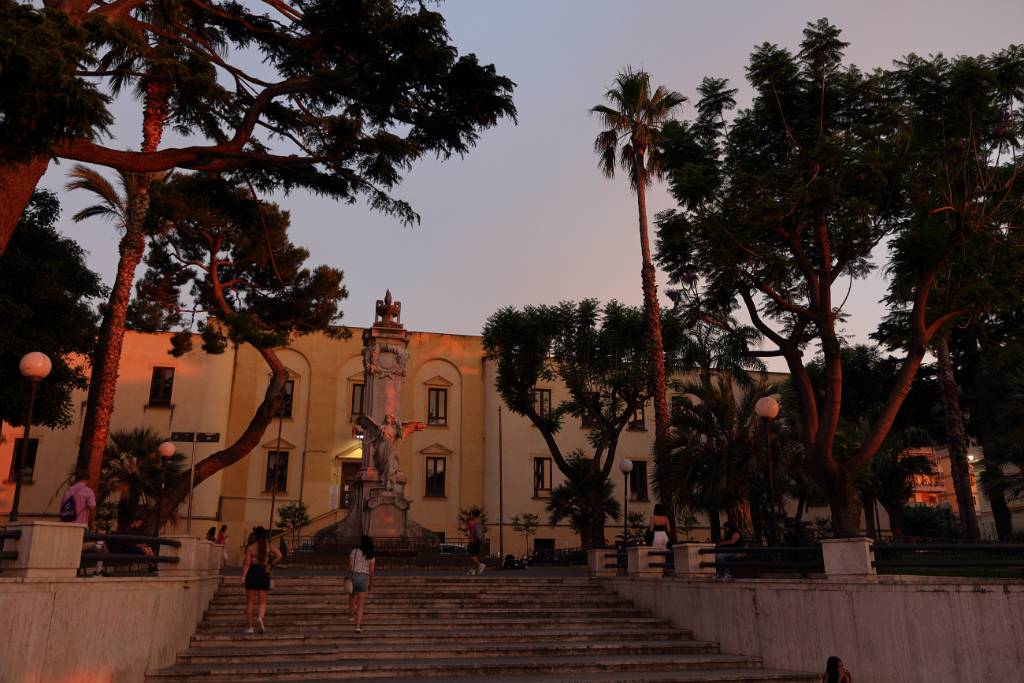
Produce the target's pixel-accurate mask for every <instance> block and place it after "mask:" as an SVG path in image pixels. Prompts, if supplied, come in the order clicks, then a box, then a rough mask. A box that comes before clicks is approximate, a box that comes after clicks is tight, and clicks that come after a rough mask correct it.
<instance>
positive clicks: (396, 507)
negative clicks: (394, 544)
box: [363, 489, 409, 538]
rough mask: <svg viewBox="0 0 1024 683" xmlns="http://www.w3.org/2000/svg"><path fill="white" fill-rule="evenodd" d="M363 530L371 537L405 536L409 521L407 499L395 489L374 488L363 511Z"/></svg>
mask: <svg viewBox="0 0 1024 683" xmlns="http://www.w3.org/2000/svg"><path fill="white" fill-rule="evenodd" d="M363 517H364V519H365V532H364V533H366V534H367V535H368V536H370V537H372V538H405V537H406V536H407V535H408V534H407V533H406V527H407V525H408V521H409V499H408V498H406V497H405V496H403V495H401V494H400V493H396V492H395V491H385V490H383V489H376V490H374V491H372V492H371V493H370V498H369V500H367V501H366V509H365V510H364V511H363Z"/></svg>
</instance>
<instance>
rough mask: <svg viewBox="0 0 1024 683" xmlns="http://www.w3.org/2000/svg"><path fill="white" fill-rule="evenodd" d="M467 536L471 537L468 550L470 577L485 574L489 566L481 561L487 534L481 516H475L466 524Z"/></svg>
mask: <svg viewBox="0 0 1024 683" xmlns="http://www.w3.org/2000/svg"><path fill="white" fill-rule="evenodd" d="M466 535H467V536H469V547H468V548H467V549H466V550H467V552H468V553H469V563H470V567H471V568H470V570H469V575H470V576H474V575H479V574H483V573H484V570H485V569H487V565H485V564H484V563H483V562H481V561H480V548H481V546H483V543H484V540H485V539H486V537H487V533H486V530H485V529H484V523H483V522H482V521H481V520H480V515H473V517H471V518H470V520H469V521H468V522H466Z"/></svg>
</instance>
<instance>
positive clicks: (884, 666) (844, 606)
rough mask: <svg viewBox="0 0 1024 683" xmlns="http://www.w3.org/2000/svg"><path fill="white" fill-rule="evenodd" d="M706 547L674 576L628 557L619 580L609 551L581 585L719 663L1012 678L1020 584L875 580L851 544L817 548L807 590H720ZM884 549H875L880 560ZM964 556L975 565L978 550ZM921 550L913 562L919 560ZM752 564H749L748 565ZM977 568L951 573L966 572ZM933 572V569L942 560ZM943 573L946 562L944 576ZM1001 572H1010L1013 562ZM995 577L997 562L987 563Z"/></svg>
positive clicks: (784, 579) (932, 677) (658, 559)
mask: <svg viewBox="0 0 1024 683" xmlns="http://www.w3.org/2000/svg"><path fill="white" fill-rule="evenodd" d="M713 547H714V546H713V545H711V544H708V543H686V544H682V545H677V546H675V547H674V548H673V549H672V553H673V555H674V557H673V559H674V565H675V566H674V568H673V570H672V571H668V570H666V568H665V567H662V566H659V565H661V564H664V563H663V560H664V557H663V556H662V555H660V554H658V553H656V552H652V550H651V549H649V548H643V547H640V548H630V549H629V550H628V551H627V555H628V562H627V568H626V571H625V574H626V575H622V572H621V571H620V570H619V569H618V568H617V567H615V566H614V565H613V566H612V567H610V568H609V567H607V564H606V563H605V562H604V561H603V560H604V554H605V553H607V552H608V551H607V550H601V551H591V552H592V555H591V558H590V559H591V563H590V567H591V575H592V576H595V577H600V578H601V579H602V581H603V582H604V583H605V584H606V585H607V586H609V587H611V588H612V589H614V590H615V591H616V592H617V593H618V594H619V595H620V596H621V597H622V598H623V599H624V600H627V601H629V602H631V603H633V604H635V605H637V606H639V607H642V608H644V609H649V610H651V611H652V612H653V613H654V614H655V615H656V616H658V617H661V618H664V619H667V620H669V621H670V622H671V623H672V625H673V626H674V627H676V628H681V629H689V630H691V631H692V632H693V634H694V636H695V637H696V638H698V639H699V640H707V641H714V642H718V643H719V644H720V646H721V648H722V651H723V652H729V653H732V654H739V655H750V656H754V657H759V658H760V659H761V660H762V661H763V663H764V665H765V666H766V667H769V668H777V669H789V670H796V671H808V672H821V671H823V670H824V668H825V661H826V659H827V658H828V657H829V656H832V655H835V656H838V657H840V658H841V659H842V660H843V662H844V664H845V665H846V666H847V668H849V669H850V671H851V672H852V673H853V676H854V680H858V681H886V682H888V681H892V682H894V683H987V682H988V681H1009V680H1020V678H1021V676H1020V672H1021V671H1022V670H1024V635H1022V634H1024V581H1022V580H1020V579H1000V578H988V579H983V578H966V577H949V576H919V575H878V574H876V572H875V562H876V560H875V557H874V555H875V553H874V546H873V543H872V541H871V540H870V539H866V538H850V539H835V540H826V541H823V542H822V544H821V555H820V559H821V562H820V564H819V565H818V570H817V571H815V572H814V573H813V574H811V575H810V576H808V577H805V578H801V577H798V576H797V575H796V572H793V571H790V572H788V573H786V574H779V573H760V572H759V573H758V574H757V578H753V579H748V578H733V579H731V580H727V581H725V580H721V581H719V580H714V574H715V567H714V562H713V557H714V556H713V555H709V554H708V552H707V551H708V550H709V549H711V548H713ZM893 548H894V547H893V546H882V547H879V553H880V554H883V553H884V552H889V551H891V550H892V549H893ZM896 548H897V549H900V547H896ZM974 548H975V549H978V550H977V551H976V554H977V553H980V552H981V549H983V546H974ZM938 549H939V550H941V549H942V548H941V547H939V548H938ZM968 549H970V546H968ZM702 550H703V551H704V552H701V551H702ZM805 550H806V549H805ZM812 550H813V549H812ZM915 550H917V549H915ZM928 550H929V549H926V548H924V549H921V550H917V555H918V556H920V555H924V554H927V553H928ZM1010 550H1011V551H1012V550H1014V549H1013V548H1010ZM766 552H767V551H766ZM1007 552H1009V551H1007ZM965 554H967V550H965ZM598 557H600V558H601V560H602V561H601V562H598V559H597V558H598ZM750 559H751V560H752V562H751V564H757V558H755V557H754V554H751V558H750ZM709 560H711V561H709ZM913 561H914V562H915V565H914V566H917V567H927V566H929V565H928V564H927V562H929V560H928V559H927V558H925V559H921V558H919V557H916V558H915V559H914V560H913ZM977 561H978V560H977V559H976V558H965V559H964V560H963V561H962V562H961V561H959V560H958V561H957V562H959V564H960V566H969V564H970V563H971V562H977ZM885 562H889V564H893V561H891V560H888V561H886V560H883V561H879V562H878V566H880V567H881V566H889V565H887V564H885ZM908 562H909V560H908V561H906V562H905V563H904V564H906V563H908ZM931 562H932V565H931V566H937V567H941V566H943V564H942V562H943V561H942V560H938V561H935V560H931ZM953 562H954V560H949V559H947V560H945V563H946V564H947V565H948V564H952V563H953ZM777 564H779V565H786V564H787V562H785V561H780V562H778V563H777ZM788 564H797V562H789V563H788ZM999 564H1002V565H1003V566H1011V567H1019V566H1020V563H1019V560H1007V561H1005V562H1002V561H1001V562H1000V563H999ZM995 565H996V560H989V561H988V563H987V566H995ZM822 566H823V569H824V571H821V568H822ZM983 566H985V565H983Z"/></svg>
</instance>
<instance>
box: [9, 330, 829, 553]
mask: <svg viewBox="0 0 1024 683" xmlns="http://www.w3.org/2000/svg"><path fill="white" fill-rule="evenodd" d="M361 332H362V330H359V329H354V328H353V329H352V335H351V336H350V337H349V338H348V339H332V338H328V337H326V336H323V335H310V336H306V337H299V338H297V339H295V340H294V342H293V343H292V344H291V345H290V346H289V347H288V348H285V349H280V350H278V351H277V354H278V355H279V357H280V358H281V361H282V362H283V363H284V365H285V366H286V368H287V369H288V376H289V382H290V384H289V386H288V388H287V390H288V391H290V393H291V401H290V407H289V409H286V411H285V413H286V414H285V415H284V416H283V417H281V418H279V419H277V418H276V419H275V420H274V421H273V422H272V423H271V424H270V426H269V427H268V428H267V430H266V431H265V433H264V435H263V437H262V439H261V440H260V445H259V446H258V447H257V448H255V449H254V450H253V451H252V452H251V453H249V455H248V456H246V457H245V458H243V459H242V460H241V461H239V462H237V463H235V464H234V465H232V466H230V467H228V468H226V469H224V470H222V471H221V472H219V473H217V474H216V475H215V476H214V477H212V478H211V479H209V480H207V481H205V482H203V483H202V484H201V485H200V486H199V487H197V489H196V491H195V500H194V506H193V523H192V529H191V531H192V533H193V534H196V535H202V534H205V532H206V529H207V528H208V527H210V526H213V525H214V524H221V523H224V524H227V525H228V533H229V538H230V539H231V542H230V544H229V545H230V550H231V553H232V556H233V557H236V556H237V554H238V551H239V548H240V543H241V542H242V540H243V539H244V538H245V537H246V536H247V535H248V531H249V530H250V529H252V528H253V527H255V526H257V525H263V526H266V525H268V523H269V522H270V514H271V499H272V498H273V499H274V501H275V503H274V504H275V509H276V508H279V507H280V506H281V505H285V504H288V503H291V502H294V501H301V502H303V503H304V504H305V505H306V506H307V508H308V511H309V515H310V517H311V518H312V519H313V522H312V523H311V524H310V525H309V526H307V527H305V528H304V529H303V530H302V534H303V535H312V534H313V533H315V532H316V531H317V530H319V529H321V528H323V527H325V526H327V525H329V524H331V523H334V522H336V521H340V520H341V519H342V518H343V517H344V515H345V514H347V511H346V504H347V502H348V501H347V496H346V492H347V490H348V485H349V483H350V482H351V481H352V477H353V476H354V475H355V473H356V472H357V471H358V469H359V463H360V453H361V441H360V440H359V439H358V438H357V433H356V430H355V423H354V416H355V413H356V410H354V408H353V406H359V404H360V401H361V391H362V382H363V365H362V355H361V351H362V342H361ZM200 346H201V345H200V342H199V340H198V339H197V340H196V343H195V344H194V350H193V351H190V352H189V353H187V354H185V355H184V356H182V357H180V358H175V357H173V356H170V355H169V354H168V349H169V348H170V341H169V335H167V334H141V333H135V332H129V333H128V334H127V335H126V338H125V343H124V351H123V355H122V363H121V372H120V378H119V381H118V389H117V403H116V408H115V411H114V415H113V423H112V425H111V427H112V430H118V429H132V428H135V427H149V428H150V429H153V430H155V431H156V432H158V433H159V434H161V435H162V436H166V437H169V436H170V435H171V434H172V433H174V432H204V433H216V434H219V440H218V441H217V442H216V443H198V444H197V445H196V460H197V461H198V460H201V459H202V458H204V457H205V456H207V455H208V454H210V453H212V452H214V451H216V450H219V449H221V448H223V447H224V446H225V445H227V444H229V443H232V442H233V441H234V440H235V439H236V438H237V437H238V435H240V434H241V433H242V432H243V431H244V429H245V426H246V425H247V424H248V422H249V421H250V419H251V418H252V416H253V414H254V412H255V410H256V408H257V406H258V405H259V404H260V402H261V400H262V397H263V395H264V393H265V391H266V388H267V384H268V382H269V379H270V372H269V369H268V367H267V365H266V364H265V362H264V361H263V359H262V357H261V356H260V355H259V354H258V353H257V352H256V351H255V350H254V349H253V348H252V347H251V346H248V345H243V346H241V347H239V348H238V349H231V348H229V349H228V350H227V352H226V353H224V354H222V355H216V356H211V355H208V354H206V353H204V352H203V351H201V350H200ZM408 350H409V353H410V360H409V364H408V369H407V375H406V378H405V384H404V387H403V392H404V394H403V396H402V413H403V414H402V415H400V416H399V417H400V418H401V419H402V420H421V421H423V422H424V423H425V425H426V426H425V428H424V429H423V430H422V431H420V432H415V433H413V434H411V435H410V436H409V438H407V439H405V440H404V441H403V442H402V449H401V467H402V470H403V471H404V472H405V473H406V475H407V477H408V483H407V484H406V487H405V494H406V496H407V497H409V498H410V499H411V501H412V503H411V508H410V512H411V515H412V518H413V519H415V520H416V521H417V522H418V523H419V524H420V525H422V526H424V527H425V528H427V529H430V530H432V531H435V532H438V533H439V534H443V537H444V538H447V539H453V538H457V537H459V536H460V535H461V532H460V531H459V523H458V516H459V510H460V509H463V508H466V507H469V506H471V505H483V506H484V507H485V509H486V512H487V516H488V518H489V523H490V537H491V548H492V552H497V551H498V548H499V545H501V541H503V544H504V548H505V552H506V553H522V552H523V551H524V550H525V539H524V538H523V536H522V535H521V534H518V533H515V532H514V531H513V530H512V528H511V525H510V523H509V520H510V518H511V517H512V516H513V515H522V514H524V513H534V514H536V515H537V516H538V517H539V518H540V520H541V526H540V528H539V529H538V530H537V534H536V537H535V547H537V548H538V549H543V548H567V547H577V546H579V538H578V537H577V536H576V535H575V534H574V533H573V532H572V531H571V530H570V529H569V528H568V527H567V526H559V527H557V528H551V527H549V526H548V525H547V524H546V521H547V513H546V511H545V505H546V499H547V498H548V496H549V495H550V492H551V490H552V489H553V488H555V487H557V486H558V485H559V484H560V483H561V482H562V481H563V476H562V475H561V473H560V472H559V471H558V468H557V467H556V466H555V465H554V463H553V462H552V460H551V456H550V454H549V453H548V451H547V448H546V446H545V444H544V441H543V439H542V438H541V436H540V434H539V433H538V431H537V430H536V429H535V428H534V427H533V426H532V425H531V424H530V423H529V421H528V420H526V419H525V418H522V417H519V416H516V415H513V414H511V413H510V412H509V411H508V409H507V408H505V407H504V406H503V404H502V402H501V401H500V398H499V396H498V394H497V391H496V389H495V387H494V374H495V367H494V364H493V363H492V362H491V361H487V360H485V358H484V352H483V345H482V340H481V338H480V337H478V336H467V335H451V334H439V333H431V332H412V333H410V341H409V348H408ZM783 377H784V376H781V375H780V376H777V377H772V378H771V379H772V380H773V381H777V380H779V379H781V378H783ZM538 389H539V392H538V400H540V401H547V402H548V403H549V404H550V405H552V406H557V405H558V404H559V403H560V402H562V401H563V400H566V399H567V398H568V392H567V390H566V388H565V387H564V386H561V385H559V384H552V385H551V386H544V387H538ZM74 401H75V405H76V407H77V408H78V410H77V413H76V416H75V420H74V423H73V424H72V426H71V427H69V428H68V429H64V430H50V429H41V428H37V429H34V430H33V432H32V438H33V440H37V446H36V450H35V455H34V458H30V462H29V466H28V467H27V468H26V471H27V472H29V471H30V475H29V476H28V478H27V480H26V481H25V483H24V484H23V489H22V498H21V511H22V514H23V515H24V516H26V517H33V516H56V515H57V512H58V508H59V500H60V495H59V494H60V492H61V491H62V488H63V486H64V485H65V483H66V481H67V479H68V476H69V474H70V473H71V471H72V469H73V465H74V459H75V454H76V452H77V445H78V440H79V437H80V434H81V428H82V415H83V413H84V401H85V394H84V392H77V393H76V394H75V396H74ZM499 408H500V409H501V411H500V418H499ZM499 419H500V421H501V425H500V429H499ZM2 436H3V439H2V442H0V468H3V471H4V472H5V473H6V472H10V471H11V459H12V455H13V451H14V446H15V444H16V443H17V439H18V437H19V436H20V429H15V428H12V427H11V426H10V425H4V426H3V432H2ZM499 437H500V438H499ZM653 439H654V429H653V409H652V408H651V404H650V402H648V404H647V406H645V408H644V409H643V410H640V411H638V412H637V414H636V416H635V419H634V421H633V423H632V424H631V425H630V426H629V428H628V429H627V430H626V431H624V432H623V434H622V437H621V440H620V444H619V448H618V453H617V457H618V458H629V459H631V460H633V462H634V463H635V464H634V468H633V473H632V475H631V478H630V503H629V509H630V511H641V512H644V513H645V515H648V516H649V515H650V508H651V507H652V498H653V496H652V495H651V493H650V486H649V482H648V478H649V475H650V474H651V470H652V466H651V464H650V451H651V445H652V443H653ZM558 441H559V444H560V446H561V448H562V451H563V452H564V453H570V452H572V451H573V450H574V449H576V448H582V449H584V450H587V448H588V443H587V439H586V433H585V431H584V429H583V427H582V424H580V423H579V420H577V419H575V418H567V420H566V421H565V424H564V425H563V429H562V430H561V431H560V432H559V435H558ZM177 445H178V447H179V450H180V452H182V453H183V454H184V455H185V456H186V458H188V457H190V455H191V449H192V444H191V443H186V442H179V443H178V444H177ZM499 462H500V465H501V466H500V467H499ZM275 463H279V468H280V474H279V477H278V482H277V488H278V490H277V491H276V492H272V490H271V489H272V488H273V484H274V481H273V475H272V471H273V468H274V466H275ZM612 481H613V483H614V485H615V494H614V495H615V496H616V498H617V499H618V500H620V501H621V500H622V491H623V488H622V486H623V477H622V475H621V474H620V472H619V469H618V467H615V468H614V470H613V475H612ZM12 491H13V484H12V483H11V482H9V481H8V482H4V483H3V484H0V511H2V510H7V509H9V507H10V498H11V494H12ZM502 493H503V495H502ZM186 509H187V507H186V506H185V505H182V506H181V508H180V510H179V514H180V515H181V517H182V519H180V520H179V521H178V522H177V525H176V529H175V531H177V532H184V531H185V529H184V527H185V520H184V517H185V514H186ZM502 512H503V515H502ZM499 517H501V518H503V519H504V521H505V524H504V528H502V525H500V524H499V523H498V521H499ZM810 518H811V519H813V517H810ZM701 524H703V522H702V523H701ZM694 533H695V535H696V537H701V538H703V537H706V534H707V532H706V526H703V528H698V529H697V530H695V532H694ZM607 535H608V538H609V539H611V538H613V537H614V536H615V535H616V532H615V529H614V525H612V524H611V523H609V528H608V534H607Z"/></svg>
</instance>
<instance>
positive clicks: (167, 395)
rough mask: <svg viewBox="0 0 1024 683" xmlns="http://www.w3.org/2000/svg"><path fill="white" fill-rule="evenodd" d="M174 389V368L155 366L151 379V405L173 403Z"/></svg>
mask: <svg viewBox="0 0 1024 683" xmlns="http://www.w3.org/2000/svg"><path fill="white" fill-rule="evenodd" d="M173 389H174V368H153V376H152V378H151V379H150V381H149V405H151V406H169V405H171V392H172V391H173Z"/></svg>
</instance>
